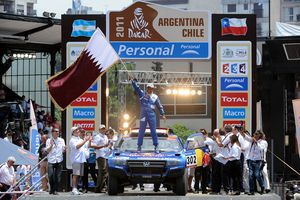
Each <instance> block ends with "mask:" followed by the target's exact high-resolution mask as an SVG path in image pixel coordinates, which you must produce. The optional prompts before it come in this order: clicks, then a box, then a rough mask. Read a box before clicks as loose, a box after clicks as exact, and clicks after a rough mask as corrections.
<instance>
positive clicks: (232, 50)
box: [221, 46, 249, 60]
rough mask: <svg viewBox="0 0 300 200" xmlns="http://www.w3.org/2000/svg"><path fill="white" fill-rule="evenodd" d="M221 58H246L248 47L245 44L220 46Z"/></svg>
mask: <svg viewBox="0 0 300 200" xmlns="http://www.w3.org/2000/svg"><path fill="white" fill-rule="evenodd" d="M221 53H222V54H221V60H247V59H248V53H249V51H248V47H247V46H232V47H228V46H221Z"/></svg>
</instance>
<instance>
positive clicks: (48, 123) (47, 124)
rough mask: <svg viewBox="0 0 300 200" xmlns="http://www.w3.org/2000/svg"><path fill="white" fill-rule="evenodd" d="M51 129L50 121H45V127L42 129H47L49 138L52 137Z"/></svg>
mask: <svg viewBox="0 0 300 200" xmlns="http://www.w3.org/2000/svg"><path fill="white" fill-rule="evenodd" d="M52 129H53V127H52V126H51V124H50V122H49V121H46V125H45V128H44V131H48V137H49V138H50V139H51V138H52ZM58 130H59V129H58Z"/></svg>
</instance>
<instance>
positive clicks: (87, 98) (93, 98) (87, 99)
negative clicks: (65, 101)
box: [71, 93, 98, 106]
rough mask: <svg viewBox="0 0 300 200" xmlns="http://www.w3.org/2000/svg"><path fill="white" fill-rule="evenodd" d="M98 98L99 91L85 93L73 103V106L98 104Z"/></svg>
mask: <svg viewBox="0 0 300 200" xmlns="http://www.w3.org/2000/svg"><path fill="white" fill-rule="evenodd" d="M97 100H98V94H97V93H85V94H84V95H82V96H81V97H79V98H77V99H76V100H75V101H74V102H73V103H71V106H97Z"/></svg>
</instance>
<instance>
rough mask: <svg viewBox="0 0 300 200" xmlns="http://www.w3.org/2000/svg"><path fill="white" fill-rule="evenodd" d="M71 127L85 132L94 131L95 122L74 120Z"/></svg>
mask: <svg viewBox="0 0 300 200" xmlns="http://www.w3.org/2000/svg"><path fill="white" fill-rule="evenodd" d="M73 127H79V128H82V129H84V130H86V131H94V130H95V121H92V120H91V121H84V120H75V121H73Z"/></svg>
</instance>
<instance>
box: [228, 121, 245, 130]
mask: <svg viewBox="0 0 300 200" xmlns="http://www.w3.org/2000/svg"><path fill="white" fill-rule="evenodd" d="M226 125H230V126H241V121H223V127H225V126H226ZM243 128H244V129H246V122H245V121H244V124H243Z"/></svg>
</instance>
